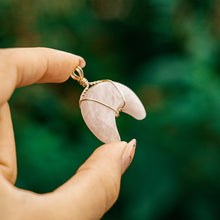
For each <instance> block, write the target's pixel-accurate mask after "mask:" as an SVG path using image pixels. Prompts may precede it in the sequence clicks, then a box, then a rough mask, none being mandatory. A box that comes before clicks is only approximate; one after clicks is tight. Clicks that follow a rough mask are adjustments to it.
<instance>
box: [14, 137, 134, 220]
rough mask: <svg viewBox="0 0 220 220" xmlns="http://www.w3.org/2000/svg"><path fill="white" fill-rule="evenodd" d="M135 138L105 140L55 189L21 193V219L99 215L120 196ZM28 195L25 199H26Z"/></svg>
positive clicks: (55, 219) (91, 216)
mask: <svg viewBox="0 0 220 220" xmlns="http://www.w3.org/2000/svg"><path fill="white" fill-rule="evenodd" d="M135 146H136V141H135V140H133V141H131V142H129V144H127V143H126V142H118V143H112V144H106V145H103V146H101V147H100V148H98V149H97V150H95V152H94V153H93V154H92V156H91V157H90V158H89V159H88V160H87V161H86V162H85V163H84V164H83V165H82V166H81V167H80V168H79V170H78V171H77V173H76V174H75V175H74V176H73V177H72V178H71V179H70V180H69V181H67V182H66V183H65V184H64V185H62V186H61V187H59V188H58V189H57V190H55V191H54V192H52V193H49V194H45V195H42V196H36V195H33V194H30V193H27V194H26V196H24V194H21V195H20V198H21V199H20V200H23V201H24V200H25V201H26V202H25V206H24V204H22V203H23V202H18V204H20V205H19V206H20V208H21V210H22V211H20V213H22V215H21V219H23V220H26V219H32V220H35V219H42V220H44V219H45V220H46V219H47V220H52V219H53V220H58V219H62V220H70V219H77V220H81V219H100V218H101V217H102V216H103V215H104V213H105V212H106V211H107V210H108V209H109V208H110V207H111V206H112V205H113V204H114V202H115V201H116V200H117V198H118V194H119V190H120V181H121V175H122V173H123V172H124V171H125V170H126V169H127V168H128V166H129V165H130V163H131V161H132V159H133V157H134V152H135ZM24 198H25V199H24Z"/></svg>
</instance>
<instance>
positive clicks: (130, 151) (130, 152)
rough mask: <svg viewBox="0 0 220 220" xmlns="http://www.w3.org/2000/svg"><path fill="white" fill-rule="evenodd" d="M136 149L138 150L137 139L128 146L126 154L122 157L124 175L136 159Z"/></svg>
mask: <svg viewBox="0 0 220 220" xmlns="http://www.w3.org/2000/svg"><path fill="white" fill-rule="evenodd" d="M135 149H136V139H133V140H131V141H130V142H129V143H128V144H127V147H126V149H125V152H124V154H123V156H122V166H121V167H122V169H121V173H122V174H123V173H124V172H125V171H126V170H127V169H128V167H129V166H130V164H131V162H132V160H133V158H134V153H135Z"/></svg>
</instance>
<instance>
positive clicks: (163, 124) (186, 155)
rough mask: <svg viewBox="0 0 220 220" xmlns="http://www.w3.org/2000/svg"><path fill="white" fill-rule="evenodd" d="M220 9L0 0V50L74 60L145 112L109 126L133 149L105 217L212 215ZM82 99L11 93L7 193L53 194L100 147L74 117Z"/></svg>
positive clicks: (219, 191) (218, 182) (68, 86)
mask: <svg viewBox="0 0 220 220" xmlns="http://www.w3.org/2000/svg"><path fill="white" fill-rule="evenodd" d="M219 8H220V4H219V2H218V1H214V0H211V1H210V0H209V1H208V0H203V1H196V0H176V1H174V0H167V1H161V0H138V1H134V0H127V1H125V0H117V1H113V0H108V1H104V0H90V1H85V0H81V1H72V0H62V1H59V0H54V1H48V0H39V1H33V0H30V1H24V0H21V1H6V0H1V1H0V21H1V29H0V45H1V47H14V46H16V47H21V46H46V47H52V48H57V49H61V50H65V51H69V52H73V53H76V54H79V55H81V56H83V57H84V58H85V59H86V61H87V67H86V68H85V74H86V76H87V78H88V80H90V81H93V80H97V79H103V78H110V79H113V80H115V81H119V82H121V83H124V84H127V85H128V86H130V87H131V88H132V89H133V90H134V91H136V92H137V94H138V95H139V96H140V98H141V100H142V101H143V103H144V105H145V107H146V109H147V112H148V117H147V118H146V119H145V120H144V121H136V120H134V119H132V118H130V117H128V116H126V115H121V116H120V118H119V119H118V120H117V123H118V126H119V130H120V133H121V136H122V139H123V140H126V141H129V140H130V139H132V138H134V137H135V138H136V139H137V142H138V143H137V151H136V156H135V159H134V161H133V163H132V165H131V167H130V168H129V170H128V171H127V173H126V174H125V175H124V176H123V178H122V189H121V194H120V197H119V200H118V202H117V203H116V204H115V205H114V207H113V208H112V209H111V211H110V212H109V213H107V214H106V215H105V216H104V218H103V219H106V220H108V219H126V220H130V219H131V220H132V219H140V220H142V219H147V220H159V219H160V220H161V219H164V220H166V219H180V220H181V219H189V220H190V219H192V220H203V219H204V220H205V219H207V220H217V219H219V218H220V215H219V211H218V206H219V204H220V201H219V198H220V177H219V176H220V168H219V167H220V148H219V145H220V114H219V112H220V98H219V97H220V74H219V69H220V68H219V67H220V66H219V52H220V50H219V35H220V29H219V18H220V10H219ZM81 91H82V88H80V86H78V85H77V83H76V82H73V81H72V80H69V81H68V82H66V83H64V84H59V85H34V86H30V87H27V88H21V89H18V90H16V92H15V94H14V95H13V97H12V99H11V101H10V105H11V108H12V116H13V121H14V128H15V136H16V142H17V154H18V181H17V186H19V187H22V188H25V189H29V190H34V191H36V192H39V193H43V192H48V191H52V190H54V189H55V188H56V187H58V186H59V185H60V184H62V183H63V182H65V181H66V180H67V179H68V178H70V177H71V176H72V175H73V173H74V172H75V171H76V170H77V168H78V167H79V166H80V164H81V163H83V162H84V161H85V160H86V158H87V157H88V156H89V155H90V154H91V153H92V151H93V150H94V149H95V148H96V147H97V146H98V145H100V144H101V143H100V142H99V141H98V140H97V139H96V138H95V137H94V136H93V135H92V134H91V132H90V131H88V128H87V127H86V125H85V124H84V122H83V120H82V118H81V116H80V111H79V107H78V98H79V95H80V92H81Z"/></svg>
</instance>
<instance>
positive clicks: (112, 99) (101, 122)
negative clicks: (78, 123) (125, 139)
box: [81, 82, 146, 143]
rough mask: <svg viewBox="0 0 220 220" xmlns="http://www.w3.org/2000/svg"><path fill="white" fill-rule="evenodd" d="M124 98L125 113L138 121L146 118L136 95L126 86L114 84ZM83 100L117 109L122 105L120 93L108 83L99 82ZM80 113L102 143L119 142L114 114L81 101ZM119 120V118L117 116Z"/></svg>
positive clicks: (109, 110)
mask: <svg viewBox="0 0 220 220" xmlns="http://www.w3.org/2000/svg"><path fill="white" fill-rule="evenodd" d="M114 83H115V85H116V86H117V87H118V88H119V89H120V91H121V93H122V94H123V95H124V98H125V103H126V104H125V106H124V108H123V110H122V112H125V113H127V114H129V115H131V116H133V117H134V118H136V119H138V120H142V119H144V118H145V117H146V111H145V109H144V106H143V104H142V103H141V101H140V99H139V98H138V97H137V95H136V94H135V93H134V92H133V91H132V90H131V89H129V88H128V87H127V86H125V85H123V84H121V83H118V82H114ZM84 98H92V99H95V100H98V101H100V102H103V103H105V104H108V105H110V106H111V107H113V108H115V109H118V108H119V107H120V106H122V104H123V98H122V96H121V94H120V92H119V91H118V90H117V89H116V88H115V87H114V85H112V83H110V82H101V83H99V84H97V85H94V86H92V87H91V88H89V90H88V91H87V93H86V95H85V97H84ZM81 113H82V116H83V119H84V121H85V123H86V125H87V126H88V128H89V129H90V130H91V131H92V133H93V134H94V135H95V136H96V137H97V138H98V139H99V140H100V141H102V142H104V143H112V142H117V141H120V140H121V138H120V135H119V132H118V129H117V125H116V121H115V112H114V111H113V110H112V109H110V108H108V107H106V106H104V105H102V104H100V103H96V102H94V101H87V100H85V101H82V102H81ZM119 118H120V116H119Z"/></svg>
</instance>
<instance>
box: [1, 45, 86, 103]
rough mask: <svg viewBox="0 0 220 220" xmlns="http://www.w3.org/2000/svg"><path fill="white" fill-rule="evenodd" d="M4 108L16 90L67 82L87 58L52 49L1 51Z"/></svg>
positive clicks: (83, 64)
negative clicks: (43, 84) (24, 87)
mask: <svg viewBox="0 0 220 220" xmlns="http://www.w3.org/2000/svg"><path fill="white" fill-rule="evenodd" d="M0 61H1V62H0V105H1V104H2V103H5V102H7V101H8V100H9V98H10V97H11V95H12V93H13V91H14V89H15V88H16V87H21V86H27V85H30V84H33V83H58V82H64V81H65V80H67V79H68V78H69V76H70V74H71V73H72V72H73V71H74V70H75V68H76V67H77V66H78V65H80V66H81V67H84V66H85V61H84V59H83V58H81V57H79V56H76V55H73V54H70V53H67V52H63V51H58V50H54V49H48V48H19V49H18V48H16V49H1V50H0Z"/></svg>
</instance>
